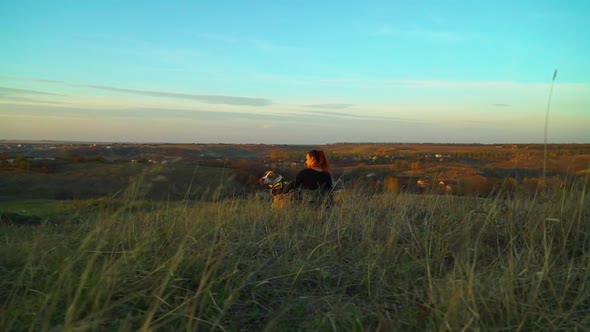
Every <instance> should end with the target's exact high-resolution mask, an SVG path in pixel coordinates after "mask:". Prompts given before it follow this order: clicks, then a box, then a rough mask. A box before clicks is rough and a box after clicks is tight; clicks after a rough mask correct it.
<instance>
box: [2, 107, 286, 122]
mask: <svg viewBox="0 0 590 332" xmlns="http://www.w3.org/2000/svg"><path fill="white" fill-rule="evenodd" d="M1 115H10V116H15V115H16V116H28V117H71V118H133V119H141V118H149V119H156V118H160V119H161V118H168V119H179V120H186V119H192V120H215V121H225V120H232V121H235V120H255V121H261V120H274V121H281V120H284V121H289V120H292V119H293V118H294V117H296V115H295V114H280V113H274V114H265V113H253V112H220V111H210V110H196V109H177V108H141V107H138V108H125V109H96V108H80V107H78V106H76V107H70V106H65V105H64V106H41V105H39V106H38V105H21V104H1V103H0V116H1Z"/></svg>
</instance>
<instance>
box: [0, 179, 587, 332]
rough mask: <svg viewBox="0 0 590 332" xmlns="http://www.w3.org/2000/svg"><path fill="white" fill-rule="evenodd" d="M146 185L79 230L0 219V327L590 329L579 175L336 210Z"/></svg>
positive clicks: (583, 190)
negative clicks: (540, 189) (537, 189)
mask: <svg viewBox="0 0 590 332" xmlns="http://www.w3.org/2000/svg"><path fill="white" fill-rule="evenodd" d="M139 188H141V186H139V185H136V186H135V187H131V188H130V190H129V191H128V192H127V193H126V195H123V196H124V198H123V199H122V200H120V201H116V202H115V201H112V202H110V203H108V204H106V205H104V204H103V205H101V206H100V207H99V208H97V209H96V211H95V213H94V214H92V215H90V216H88V217H86V219H84V220H83V221H82V223H80V224H65V225H58V226H56V225H44V226H40V227H30V228H23V227H17V226H3V227H2V232H3V233H4V236H2V239H1V240H2V241H1V243H2V244H1V246H0V263H1V264H0V266H1V270H0V275H1V277H2V278H1V281H0V299H1V301H2V302H1V311H0V326H2V330H4V331H55V330H60V331H61V330H64V331H136V330H146V331H147V330H154V331H160V330H161V331H208V330H219V331H237V330H253V331H265V330H266V331H277V330H278V331H282V330H320V331H325V330H338V331H342V330H352V331H361V330H368V331H375V330H383V331H391V330H478V329H481V330H552V331H554V330H568V331H569V330H588V329H590V269H589V268H588V267H590V254H589V252H590V251H589V246H590V225H589V223H588V221H589V219H590V199H589V197H588V193H587V188H588V183H585V185H584V186H582V187H578V189H562V190H559V191H554V192H551V193H547V194H542V195H541V194H540V195H538V196H535V197H529V196H519V195H517V196H516V197H514V196H508V198H501V197H506V196H502V195H498V196H497V197H495V198H486V199H476V198H466V197H455V196H437V195H433V196H429V195H409V194H395V193H384V194H372V195H360V194H358V193H357V192H354V191H352V192H348V193H346V194H345V195H344V196H343V199H342V201H341V202H340V203H339V204H338V205H336V206H334V207H333V208H331V209H329V210H316V209H308V208H303V207H297V208H292V209H285V210H272V209H269V206H268V204H266V203H264V202H259V201H248V200H244V199H240V198H234V199H219V200H217V201H213V202H204V201H203V202H180V203H179V202H166V203H145V202H143V201H142V199H141V190H140V189H139ZM571 188H574V187H571Z"/></svg>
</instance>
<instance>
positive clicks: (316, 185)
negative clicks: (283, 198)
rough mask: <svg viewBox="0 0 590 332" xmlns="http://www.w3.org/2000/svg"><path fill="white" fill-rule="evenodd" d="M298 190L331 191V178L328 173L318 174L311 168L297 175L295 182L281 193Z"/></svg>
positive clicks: (290, 183)
mask: <svg viewBox="0 0 590 332" xmlns="http://www.w3.org/2000/svg"><path fill="white" fill-rule="evenodd" d="M299 188H302V189H309V190H317V189H321V190H322V191H329V190H331V189H332V176H331V175H330V173H328V172H320V171H316V170H315V169H312V168H306V169H304V170H301V171H300V172H299V173H297V175H296V176H295V180H294V181H291V182H289V184H288V185H287V186H286V187H285V188H284V189H283V191H282V192H283V193H286V192H289V191H291V190H294V189H299Z"/></svg>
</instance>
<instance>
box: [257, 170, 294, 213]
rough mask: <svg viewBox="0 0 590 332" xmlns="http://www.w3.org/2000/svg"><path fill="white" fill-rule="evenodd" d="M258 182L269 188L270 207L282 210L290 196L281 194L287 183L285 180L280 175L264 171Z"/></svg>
mask: <svg viewBox="0 0 590 332" xmlns="http://www.w3.org/2000/svg"><path fill="white" fill-rule="evenodd" d="M258 182H260V183H261V184H263V185H267V186H268V187H269V188H270V195H271V196H272V207H275V208H282V207H284V206H285V205H286V203H287V201H288V197H289V196H290V195H289V194H288V193H283V192H282V191H283V188H285V187H286V186H287V184H288V183H289V181H287V180H285V179H284V178H283V176H282V175H280V174H279V173H277V172H275V171H266V172H265V173H264V175H263V176H262V177H261V178H260V179H259V180H258Z"/></svg>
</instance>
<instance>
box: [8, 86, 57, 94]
mask: <svg viewBox="0 0 590 332" xmlns="http://www.w3.org/2000/svg"><path fill="white" fill-rule="evenodd" d="M0 93H3V94H28V95H46V96H63V95H60V94H57V93H49V92H43V91H37V90H27V89H14V88H6V87H2V86H0Z"/></svg>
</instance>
